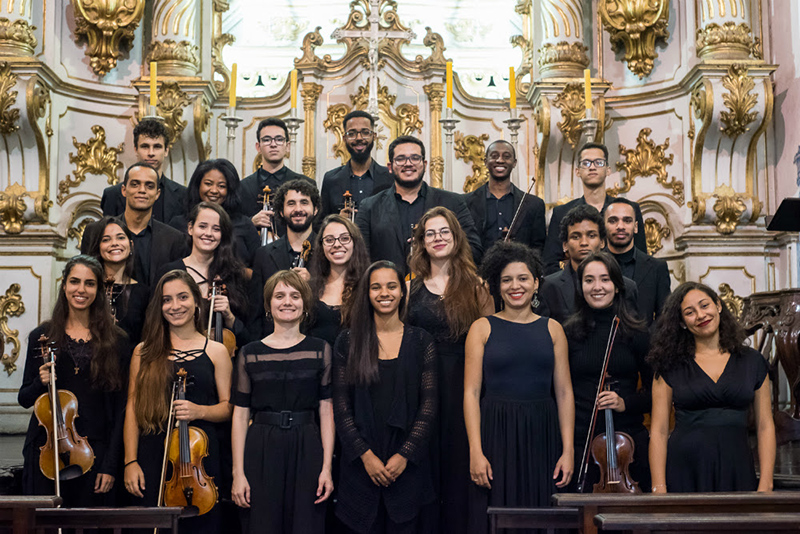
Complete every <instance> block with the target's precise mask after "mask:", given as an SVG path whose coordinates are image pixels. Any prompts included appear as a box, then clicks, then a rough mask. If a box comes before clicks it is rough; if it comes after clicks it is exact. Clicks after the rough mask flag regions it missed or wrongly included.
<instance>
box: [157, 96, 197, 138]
mask: <svg viewBox="0 0 800 534" xmlns="http://www.w3.org/2000/svg"><path fill="white" fill-rule="evenodd" d="M190 103H191V100H189V95H187V94H186V93H184V92H183V91H182V90H181V86H180V84H179V83H178V82H164V83H162V84H161V87H160V88H159V90H158V114H159V115H160V116H161V117H164V121H165V124H164V126H166V128H167V131H168V132H169V138H170V146H172V145H173V144H175V141H176V140H177V139H178V138H179V137H180V136H181V134H182V133H183V130H184V129H185V128H186V125H187V124H189V123H188V122H186V121H185V120H183V110H184V108H185V107H186V106H188V105H189V104H190Z"/></svg>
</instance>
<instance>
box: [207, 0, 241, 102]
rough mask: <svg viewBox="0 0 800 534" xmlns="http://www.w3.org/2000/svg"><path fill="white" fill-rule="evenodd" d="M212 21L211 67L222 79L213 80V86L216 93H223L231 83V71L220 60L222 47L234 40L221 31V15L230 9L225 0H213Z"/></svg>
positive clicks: (234, 40)
mask: <svg viewBox="0 0 800 534" xmlns="http://www.w3.org/2000/svg"><path fill="white" fill-rule="evenodd" d="M213 8H214V15H213V18H214V21H213V23H212V37H211V67H212V68H213V69H214V72H215V73H217V74H219V75H220V76H222V81H218V80H215V81H214V87H215V88H216V90H217V94H220V95H224V94H225V93H227V92H228V89H229V88H230V83H231V72H230V71H229V70H228V67H227V66H225V63H224V62H223V61H222V49H223V48H225V47H226V46H228V45H230V44H233V43H234V42H236V37H234V36H233V35H231V34H229V33H223V32H222V15H223V14H224V13H225V12H226V11H228V9H230V3H229V2H228V1H227V0H213Z"/></svg>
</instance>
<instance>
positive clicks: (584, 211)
mask: <svg viewBox="0 0 800 534" xmlns="http://www.w3.org/2000/svg"><path fill="white" fill-rule="evenodd" d="M583 221H590V222H593V223H595V224H596V225H597V231H598V232H599V234H600V239H602V240H603V241H605V240H606V225H605V223H604V222H603V216H602V215H600V212H599V211H597V208H595V207H594V206H590V205H589V204H581V205H579V206H575V207H574V208H572V209H571V210H569V211H568V212H567V214H566V215H564V218H563V219H561V223H560V224H559V227H558V238H559V239H560V240H561V242H562V243H566V242H567V241H569V227H570V226H574V225H576V224H580V223H582V222H583Z"/></svg>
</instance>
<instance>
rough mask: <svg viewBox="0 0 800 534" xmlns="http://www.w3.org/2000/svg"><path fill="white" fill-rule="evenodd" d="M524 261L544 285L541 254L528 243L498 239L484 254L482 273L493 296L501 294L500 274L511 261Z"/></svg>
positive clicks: (540, 285) (540, 284)
mask: <svg viewBox="0 0 800 534" xmlns="http://www.w3.org/2000/svg"><path fill="white" fill-rule="evenodd" d="M517 262H520V263H524V264H525V265H527V266H528V270H530V272H531V274H532V275H533V276H534V278H536V279H537V280H538V281H539V287H542V278H543V277H544V268H543V267H542V260H541V259H539V254H538V253H537V252H536V251H535V250H533V249H532V248H530V247H529V246H527V245H523V244H522V243H516V242H514V241H498V242H497V243H495V244H494V245H492V248H490V249H489V250H488V251H487V252H486V254H484V256H483V262H482V263H481V268H480V275H481V278H483V279H484V280H486V282H487V283H488V284H489V291H490V292H491V293H492V295H493V296H495V297H499V296H500V275H501V274H502V273H503V269H505V268H506V267H508V265H509V264H510V263H517Z"/></svg>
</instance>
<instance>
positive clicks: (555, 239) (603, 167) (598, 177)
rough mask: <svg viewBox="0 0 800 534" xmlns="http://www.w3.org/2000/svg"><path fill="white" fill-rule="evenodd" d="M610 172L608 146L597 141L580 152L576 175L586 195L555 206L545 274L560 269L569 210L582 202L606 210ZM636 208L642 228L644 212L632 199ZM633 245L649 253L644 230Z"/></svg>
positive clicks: (609, 198) (549, 233)
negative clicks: (562, 233)
mask: <svg viewBox="0 0 800 534" xmlns="http://www.w3.org/2000/svg"><path fill="white" fill-rule="evenodd" d="M609 173H610V166H609V162H608V149H607V148H606V146H605V145H601V144H598V143H587V144H585V145H583V147H582V148H581V149H580V150H579V151H578V168H577V169H576V170H575V174H577V175H578V177H579V178H580V179H581V182H582V183H583V196H582V197H580V198H576V199H575V200H571V201H570V202H567V203H566V204H564V205H563V206H556V207H555V208H553V215H552V216H551V217H550V228H549V230H548V231H547V241H546V242H545V245H544V255H543V258H542V261H543V262H544V272H545V274H551V273H554V272H556V271H557V270H558V269H559V263H560V262H561V260H562V259H563V256H562V254H561V244H560V242H559V233H560V228H561V219H562V218H563V217H564V215H566V214H567V213H569V211H570V210H571V209H572V208H574V207H576V206H580V205H585V204H588V205H590V206H594V207H595V208H596V209H597V211H600V212H602V211H603V209H604V208H605V207H606V206H608V204H609V203H610V202H611V200H612V198H613V197H611V196H609V195H607V194H606V177H608V175H609ZM633 206H634V208H635V211H636V222H637V223H638V224H639V227H640V228H644V221H643V220H642V211H641V210H640V209H639V205H638V204H636V203H635V202H633ZM633 245H634V246H635V247H636V248H638V249H639V250H641V251H642V252H644V253H645V254H647V239H645V236H644V233H641V234H638V235H637V236H636V237H635V238H634V240H633Z"/></svg>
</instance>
